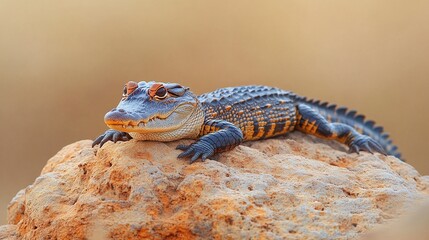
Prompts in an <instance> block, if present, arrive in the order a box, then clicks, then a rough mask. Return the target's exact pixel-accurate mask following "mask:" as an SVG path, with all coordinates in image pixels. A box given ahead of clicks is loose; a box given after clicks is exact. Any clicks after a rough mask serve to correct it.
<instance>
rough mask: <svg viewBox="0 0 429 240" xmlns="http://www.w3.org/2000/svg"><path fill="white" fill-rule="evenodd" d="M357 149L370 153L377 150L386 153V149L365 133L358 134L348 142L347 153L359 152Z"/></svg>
mask: <svg viewBox="0 0 429 240" xmlns="http://www.w3.org/2000/svg"><path fill="white" fill-rule="evenodd" d="M359 151H366V152H370V153H374V152H378V153H381V154H383V155H387V153H386V151H385V150H384V149H383V147H382V146H381V145H380V144H379V143H378V142H376V141H375V140H374V139H372V138H370V137H368V136H365V135H359V136H357V137H355V138H354V139H353V140H352V141H351V142H350V143H349V153H357V154H359Z"/></svg>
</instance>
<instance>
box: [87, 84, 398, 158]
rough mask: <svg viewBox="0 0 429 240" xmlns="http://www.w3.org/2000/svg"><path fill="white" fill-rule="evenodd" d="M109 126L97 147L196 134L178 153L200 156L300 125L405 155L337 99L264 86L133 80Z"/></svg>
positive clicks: (353, 146) (359, 147)
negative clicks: (207, 87) (195, 87)
mask: <svg viewBox="0 0 429 240" xmlns="http://www.w3.org/2000/svg"><path fill="white" fill-rule="evenodd" d="M104 120H105V122H106V124H107V125H108V127H110V128H111V130H108V131H106V132H105V133H104V134H102V135H101V136H99V137H98V138H97V139H96V140H95V141H94V143H93V146H95V145H97V144H100V147H101V146H103V144H104V143H106V142H107V141H113V142H117V141H128V140H130V139H132V138H135V139H138V140H152V141H164V142H165V141H174V140H178V139H183V138H190V139H198V140H197V141H196V142H194V143H192V144H190V145H179V146H177V148H178V149H181V150H183V152H182V153H181V154H180V155H179V156H178V157H191V163H192V162H194V161H195V160H197V159H198V158H200V157H201V159H202V160H203V161H204V160H205V159H206V158H208V157H211V156H213V155H214V154H215V153H218V152H223V151H228V150H231V149H233V148H234V147H236V146H238V145H239V144H240V143H241V142H243V141H251V140H260V139H264V138H270V137H275V136H279V135H284V134H286V133H288V132H291V131H294V130H298V131H301V132H304V133H308V134H312V135H315V136H317V137H320V138H325V139H332V140H336V141H339V142H341V143H344V144H346V145H348V146H349V149H350V152H356V153H359V151H367V152H371V153H372V152H378V153H381V154H390V155H395V156H397V157H399V156H400V154H399V153H398V152H397V148H396V147H395V146H394V145H392V142H391V140H389V139H388V135H387V134H385V133H383V129H382V128H381V127H375V125H374V122H373V121H365V120H364V117H363V116H362V115H356V112H355V111H348V110H347V109H346V108H338V107H337V106H336V105H328V104H327V103H320V102H318V101H313V100H307V99H306V98H303V97H300V96H298V95H296V94H294V93H292V92H288V91H283V90H281V89H278V88H272V87H265V86H242V87H231V88H222V89H218V90H216V91H214V92H210V93H206V94H203V95H200V96H195V95H194V94H193V93H192V92H190V91H189V89H188V88H186V87H183V86H181V85H179V84H176V83H157V82H140V83H136V82H128V83H127V84H126V85H125V88H124V92H123V97H122V100H121V101H120V103H119V105H118V106H117V107H116V108H115V109H113V110H112V111H110V112H108V113H107V114H106V116H105V118H104Z"/></svg>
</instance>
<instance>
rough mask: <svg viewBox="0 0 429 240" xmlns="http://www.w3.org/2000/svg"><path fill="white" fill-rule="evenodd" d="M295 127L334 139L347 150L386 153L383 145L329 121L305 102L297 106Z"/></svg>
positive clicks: (343, 125) (348, 127)
mask: <svg viewBox="0 0 429 240" xmlns="http://www.w3.org/2000/svg"><path fill="white" fill-rule="evenodd" d="M296 108H297V123H296V127H295V128H296V129H297V130H299V131H301V132H304V133H308V134H312V135H315V136H317V137H320V138H325V139H331V140H336V141H338V142H341V143H344V144H346V145H347V146H349V152H356V153H359V151H367V152H370V153H373V152H379V153H381V154H384V155H386V151H385V150H384V149H383V147H382V146H381V145H380V144H379V143H378V142H376V141H375V140H374V139H372V138H370V137H369V136H366V135H362V134H360V133H359V132H357V131H356V130H355V129H354V128H352V127H350V126H349V125H346V124H343V123H330V122H328V121H327V120H326V119H325V118H324V117H323V116H322V115H320V114H319V113H318V112H317V111H315V110H313V109H312V108H311V107H309V106H307V105H305V104H299V105H298V106H297V107H296Z"/></svg>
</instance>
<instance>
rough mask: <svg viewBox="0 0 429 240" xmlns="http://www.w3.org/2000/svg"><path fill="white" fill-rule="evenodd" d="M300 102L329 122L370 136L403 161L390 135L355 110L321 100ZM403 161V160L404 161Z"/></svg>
mask: <svg viewBox="0 0 429 240" xmlns="http://www.w3.org/2000/svg"><path fill="white" fill-rule="evenodd" d="M298 102H300V103H303V104H307V105H309V106H311V107H313V108H314V109H317V110H318V112H319V113H320V114H322V116H324V117H325V118H326V119H327V120H328V121H329V122H339V123H344V124H347V125H349V126H351V127H353V128H355V129H356V130H357V131H358V132H360V133H363V134H365V135H368V136H370V137H371V138H373V139H374V140H376V141H377V142H378V143H380V144H381V145H382V146H383V148H384V150H385V151H386V152H387V153H388V154H389V155H393V156H395V157H397V158H399V159H401V153H400V152H399V151H398V147H397V146H395V145H394V144H393V142H392V140H391V139H390V138H389V134H387V133H385V132H384V129H383V127H382V126H377V125H375V122H374V121H372V120H366V119H365V116H364V115H361V114H358V113H357V112H356V111H355V110H349V109H347V108H345V107H338V106H337V105H335V104H328V103H327V102H321V101H319V100H313V99H307V98H305V97H298ZM402 160H403V159H402Z"/></svg>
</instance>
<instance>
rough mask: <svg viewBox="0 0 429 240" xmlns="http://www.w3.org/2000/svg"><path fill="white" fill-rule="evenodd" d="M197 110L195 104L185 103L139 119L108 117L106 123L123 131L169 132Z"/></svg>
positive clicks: (178, 126)
mask: <svg viewBox="0 0 429 240" xmlns="http://www.w3.org/2000/svg"><path fill="white" fill-rule="evenodd" d="M194 110H195V105H194V104H191V103H183V104H180V105H178V106H177V107H176V108H174V109H173V110H171V111H169V112H165V113H157V114H155V115H152V116H150V117H148V118H141V119H138V120H135V119H127V120H116V119H107V120H105V123H106V124H107V126H108V127H109V128H111V129H114V130H117V131H121V132H138V133H157V132H169V131H173V130H176V129H178V128H180V127H181V126H183V125H184V124H185V123H186V121H187V120H188V119H189V117H190V116H191V115H192V113H193V111H194Z"/></svg>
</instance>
